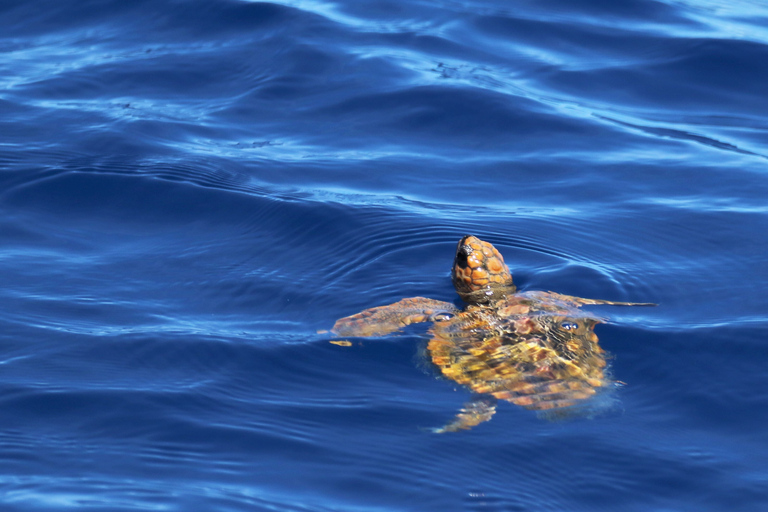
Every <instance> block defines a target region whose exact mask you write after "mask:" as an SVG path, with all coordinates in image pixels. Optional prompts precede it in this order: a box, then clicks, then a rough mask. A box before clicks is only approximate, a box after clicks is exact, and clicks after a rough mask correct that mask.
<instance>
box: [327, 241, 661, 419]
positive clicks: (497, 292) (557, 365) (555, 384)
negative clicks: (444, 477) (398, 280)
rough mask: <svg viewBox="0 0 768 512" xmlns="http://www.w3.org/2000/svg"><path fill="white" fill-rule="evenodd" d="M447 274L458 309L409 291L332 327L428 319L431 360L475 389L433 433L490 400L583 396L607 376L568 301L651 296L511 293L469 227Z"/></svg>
mask: <svg viewBox="0 0 768 512" xmlns="http://www.w3.org/2000/svg"><path fill="white" fill-rule="evenodd" d="M451 277H452V279H453V285H454V287H455V288H456V291H457V292H458V294H459V296H460V297H461V298H462V299H463V300H464V302H466V303H467V305H466V307H465V308H464V309H462V310H459V309H458V308H456V307H455V306H454V305H453V304H451V303H450V302H443V301H439V300H434V299H427V298H424V297H413V298H407V299H402V300H400V301H398V302H395V303H394V304H389V305H387V306H379V307H375V308H371V309H366V310H365V311H362V312H360V313H358V314H356V315H352V316H348V317H345V318H342V319H340V320H338V321H337V322H336V323H335V325H334V326H333V329H332V332H333V333H334V334H336V335H339V336H364V337H367V336H383V335H385V334H388V333H392V332H394V331H397V330H399V329H401V328H403V327H405V326H406V325H410V324H414V323H418V322H433V325H432V327H431V329H430V335H431V340H430V341H429V343H428V345H427V351H428V353H429V356H430V358H431V360H432V362H433V363H434V364H435V365H436V366H437V367H438V368H439V369H440V371H441V372H442V374H443V375H444V376H445V377H447V378H449V379H452V380H454V381H456V382H458V383H459V384H462V385H464V386H467V387H468V388H469V389H471V390H472V391H473V392H474V393H475V394H476V396H475V397H474V398H473V399H472V400H471V401H470V402H468V403H467V404H465V405H464V408H463V409H462V410H461V412H460V413H459V414H458V415H457V416H456V418H455V419H454V420H453V421H452V422H450V423H449V424H447V425H446V426H444V427H442V428H440V429H436V431H437V432H455V431H458V430H462V429H468V428H471V427H473V426H475V425H477V424H479V423H482V422H483V421H487V420H489V419H490V418H491V416H493V414H494V413H495V411H496V400H497V399H501V400H507V401H509V402H512V403H513V404H516V405H519V406H521V407H524V408H526V409H532V410H537V411H541V410H546V409H561V408H566V407H571V406H574V405H576V404H579V403H583V400H585V399H587V398H590V397H591V396H593V395H595V393H596V392H597V391H598V390H599V389H601V388H604V387H606V386H608V385H610V384H612V383H613V382H612V381H611V380H609V379H608V378H607V376H606V373H605V366H606V361H605V354H604V352H603V350H602V349H601V348H600V346H599V345H598V343H597V336H596V335H595V333H594V331H593V329H594V326H595V324H598V323H600V321H601V319H600V318H599V317H596V316H592V315H590V314H589V313H586V312H583V311H581V310H579V309H578V308H579V307H581V306H583V305H592V304H608V305H613V306H651V305H654V304H647V303H631V302H612V301H607V300H594V299H583V298H580V297H571V296H568V295H561V294H559V293H553V292H541V291H529V292H522V293H518V292H517V291H516V288H515V285H514V284H513V283H512V275H511V274H510V273H509V268H507V265H505V264H504V258H502V256H501V254H500V253H499V251H498V250H496V248H495V247H494V246H493V245H491V244H490V243H488V242H484V241H482V240H480V239H479V238H476V237H474V236H471V235H467V236H464V237H463V238H462V239H461V240H459V243H458V246H457V247H456V257H455V259H454V262H453V269H452V271H451Z"/></svg>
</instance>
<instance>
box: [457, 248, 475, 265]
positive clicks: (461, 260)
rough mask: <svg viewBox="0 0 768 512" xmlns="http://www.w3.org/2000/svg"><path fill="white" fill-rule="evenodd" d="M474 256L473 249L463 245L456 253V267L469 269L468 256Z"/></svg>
mask: <svg viewBox="0 0 768 512" xmlns="http://www.w3.org/2000/svg"><path fill="white" fill-rule="evenodd" d="M470 254H472V248H471V247H470V246H468V245H462V246H461V247H459V249H458V250H457V251H456V265H458V266H459V267H461V268H467V256H469V255H470Z"/></svg>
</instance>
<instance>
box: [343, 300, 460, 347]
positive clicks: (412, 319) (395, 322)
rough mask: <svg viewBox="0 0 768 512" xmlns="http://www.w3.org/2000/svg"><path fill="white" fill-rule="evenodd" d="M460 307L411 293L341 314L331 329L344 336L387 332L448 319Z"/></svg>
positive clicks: (381, 334)
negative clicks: (363, 309)
mask: <svg viewBox="0 0 768 512" xmlns="http://www.w3.org/2000/svg"><path fill="white" fill-rule="evenodd" d="M456 311H457V309H456V307H455V306H454V305H453V304H451V303H450V302H443V301H441V300H434V299H426V298H424V297H411V298H408V299H402V300H400V301H398V302H395V303H394V304H389V305H387V306H378V307H375V308H370V309H366V310H365V311H361V312H360V313H357V314H356V315H352V316H347V317H344V318H341V319H339V320H337V321H336V323H335V324H334V325H333V329H331V332H332V333H333V334H337V335H340V336H362V337H368V336H384V335H385V334H389V333H392V332H395V331H398V330H400V329H402V328H403V327H405V326H406V325H411V324H417V323H420V322H435V321H441V320H447V319H449V318H451V317H452V316H453V315H454V314H455V313H456Z"/></svg>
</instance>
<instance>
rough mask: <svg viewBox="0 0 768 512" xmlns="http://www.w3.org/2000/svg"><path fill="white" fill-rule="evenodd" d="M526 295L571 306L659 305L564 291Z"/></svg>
mask: <svg viewBox="0 0 768 512" xmlns="http://www.w3.org/2000/svg"><path fill="white" fill-rule="evenodd" d="M524 295H526V296H529V297H535V298H536V299H537V300H540V301H542V302H544V303H547V302H552V301H559V302H563V303H565V304H567V305H569V306H576V307H579V306H595V305H597V306H600V305H604V306H658V304H656V303H654V302H616V301H612V300H602V299H586V298H584V297H574V296H573V295H563V294H562V293H555V292H527V293H525V294H524Z"/></svg>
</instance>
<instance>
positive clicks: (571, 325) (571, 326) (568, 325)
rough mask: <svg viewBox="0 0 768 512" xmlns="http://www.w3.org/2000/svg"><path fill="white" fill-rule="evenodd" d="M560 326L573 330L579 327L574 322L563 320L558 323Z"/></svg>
mask: <svg viewBox="0 0 768 512" xmlns="http://www.w3.org/2000/svg"><path fill="white" fill-rule="evenodd" d="M560 327H561V328H562V329H564V330H566V331H575V330H576V329H578V328H579V324H577V323H576V322H570V321H565V322H563V323H561V324H560Z"/></svg>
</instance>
